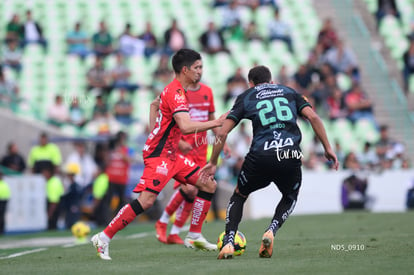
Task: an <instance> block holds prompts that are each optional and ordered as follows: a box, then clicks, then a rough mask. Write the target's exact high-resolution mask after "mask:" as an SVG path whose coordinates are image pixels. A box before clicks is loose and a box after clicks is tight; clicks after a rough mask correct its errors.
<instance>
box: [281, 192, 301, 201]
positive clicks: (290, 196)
mask: <svg viewBox="0 0 414 275" xmlns="http://www.w3.org/2000/svg"><path fill="white" fill-rule="evenodd" d="M298 194H299V192H298V191H294V192H292V193H289V194H285V195H283V197H285V198H286V199H289V200H291V201H296V200H297V199H298Z"/></svg>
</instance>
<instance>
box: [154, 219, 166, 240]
mask: <svg viewBox="0 0 414 275" xmlns="http://www.w3.org/2000/svg"><path fill="white" fill-rule="evenodd" d="M155 232H156V237H157V239H158V240H159V241H160V242H162V243H167V224H166V223H162V222H160V221H157V222H156V223H155Z"/></svg>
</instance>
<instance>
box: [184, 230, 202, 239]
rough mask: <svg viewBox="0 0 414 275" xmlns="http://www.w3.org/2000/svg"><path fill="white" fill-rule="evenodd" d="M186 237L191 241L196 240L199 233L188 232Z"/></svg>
mask: <svg viewBox="0 0 414 275" xmlns="http://www.w3.org/2000/svg"><path fill="white" fill-rule="evenodd" d="M187 236H188V237H190V238H191V239H197V238H198V237H200V236H201V233H195V232H188V235H187Z"/></svg>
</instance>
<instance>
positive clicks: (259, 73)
mask: <svg viewBox="0 0 414 275" xmlns="http://www.w3.org/2000/svg"><path fill="white" fill-rule="evenodd" d="M247 78H248V79H249V82H252V83H253V84H254V85H258V84H261V83H270V81H271V80H272V73H271V72H270V70H269V68H268V67H266V66H256V67H254V68H252V69H250V71H249V74H248V76H247Z"/></svg>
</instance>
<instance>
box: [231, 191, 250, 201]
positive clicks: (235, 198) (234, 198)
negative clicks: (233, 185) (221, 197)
mask: <svg viewBox="0 0 414 275" xmlns="http://www.w3.org/2000/svg"><path fill="white" fill-rule="evenodd" d="M246 199H247V196H244V195H242V194H240V192H239V190H238V189H236V190H234V192H233V195H232V196H231V199H230V201H240V202H242V203H244V202H245V201H246Z"/></svg>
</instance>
